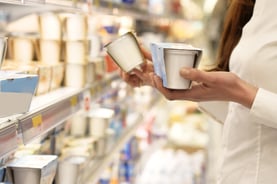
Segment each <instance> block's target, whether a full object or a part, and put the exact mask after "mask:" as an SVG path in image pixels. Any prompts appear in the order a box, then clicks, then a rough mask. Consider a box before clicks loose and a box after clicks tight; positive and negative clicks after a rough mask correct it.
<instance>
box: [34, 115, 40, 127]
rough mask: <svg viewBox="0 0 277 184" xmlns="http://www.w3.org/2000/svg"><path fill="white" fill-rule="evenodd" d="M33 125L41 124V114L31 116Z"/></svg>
mask: <svg viewBox="0 0 277 184" xmlns="http://www.w3.org/2000/svg"><path fill="white" fill-rule="evenodd" d="M32 123H33V127H38V126H40V125H41V124H42V115H41V114H39V115H37V116H34V117H33V118H32Z"/></svg>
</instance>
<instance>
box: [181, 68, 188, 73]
mask: <svg viewBox="0 0 277 184" xmlns="http://www.w3.org/2000/svg"><path fill="white" fill-rule="evenodd" d="M189 73H190V70H189V69H187V68H182V69H181V71H180V74H181V75H189Z"/></svg>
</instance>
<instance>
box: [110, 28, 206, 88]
mask: <svg viewBox="0 0 277 184" xmlns="http://www.w3.org/2000/svg"><path fill="white" fill-rule="evenodd" d="M105 48H106V50H107V53H108V54H109V55H110V56H111V58H112V59H113V60H114V61H115V62H116V64H117V65H118V66H119V67H120V68H121V69H122V70H123V71H125V72H129V73H130V72H131V71H132V70H133V69H134V68H138V69H139V68H140V67H141V65H143V64H144V63H145V62H146V60H145V58H144V56H143V54H142V51H141V49H140V46H139V43H138V41H137V39H136V37H135V35H134V34H133V33H132V32H128V33H126V34H124V35H122V36H121V37H119V38H117V39H116V40H114V41H113V42H111V43H109V44H107V45H106V46H105ZM151 53H152V60H153V64H154V71H155V73H156V74H157V75H158V76H159V77H161V79H162V81H163V86H164V87H166V88H169V89H188V88H190V86H191V81H189V80H186V79H184V78H182V77H181V76H180V74H179V71H180V69H181V68H182V67H191V68H196V67H198V64H199V61H200V59H201V56H202V49H199V48H195V47H193V46H191V45H187V44H182V43H152V44H151Z"/></svg>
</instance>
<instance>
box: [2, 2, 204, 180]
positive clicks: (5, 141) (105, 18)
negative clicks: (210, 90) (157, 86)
mask: <svg viewBox="0 0 277 184" xmlns="http://www.w3.org/2000/svg"><path fill="white" fill-rule="evenodd" d="M140 3H141V4H140ZM146 6H147V5H146V4H145V1H137V2H136V3H135V4H132V3H129V2H128V3H126V2H125V3H124V4H120V3H117V2H111V1H97V0H94V1H68V0H46V1H44V0H38V1H36V0H32V1H29V0H23V1H17V0H1V1H0V10H1V11H2V12H3V13H4V15H5V16H4V22H5V21H6V23H8V22H11V21H14V20H18V19H19V18H20V17H24V16H25V15H30V14H32V15H34V14H35V15H36V14H37V13H38V14H39V15H42V14H43V13H45V12H55V13H57V12H59V13H61V17H62V19H65V17H67V16H68V15H72V14H73V15H74V14H76V13H78V14H85V15H86V16H88V17H90V18H91V17H94V18H95V17H96V20H95V19H93V18H92V19H90V20H91V22H89V25H88V27H89V26H91V27H90V29H89V31H90V33H91V34H89V33H88V40H90V39H91V41H92V42H91V43H89V44H88V48H89V49H91V50H93V51H95V50H97V52H99V54H100V56H99V55H93V54H91V55H90V57H88V62H90V61H91V60H93V61H94V67H95V70H96V71H94V72H95V75H93V76H89V77H88V76H85V78H86V79H84V80H85V81H86V82H87V81H88V80H89V79H91V78H93V79H94V80H92V81H89V82H88V83H86V84H84V85H81V86H78V87H77V88H76V86H75V87H74V86H70V85H66V86H61V87H58V88H55V89H53V90H48V91H47V92H45V93H41V94H38V95H37V96H35V97H34V98H33V100H32V103H31V107H30V110H29V112H27V113H24V114H17V115H14V116H10V117H6V118H3V119H1V120H0V143H1V144H0V145H1V146H0V147H1V149H0V158H1V165H0V166H1V167H5V165H6V163H7V162H9V161H10V160H11V159H13V157H14V153H15V152H16V151H18V150H19V148H21V147H22V145H23V144H25V145H28V144H32V143H33V142H39V143H40V144H42V145H43V146H45V147H47V145H48V144H49V146H48V148H46V150H47V151H48V154H49V153H51V154H60V153H55V151H57V150H56V149H54V148H53V146H54V145H56V146H57V144H58V143H59V142H58V141H59V140H58V139H56V137H57V136H61V135H62V134H63V133H61V132H62V131H63V129H67V128H68V127H67V126H68V123H67V120H69V119H70V118H72V117H73V116H75V115H76V114H77V113H78V112H80V111H82V110H87V108H88V107H87V104H88V101H89V104H90V105H91V102H92V104H93V105H95V102H99V101H101V100H103V98H102V97H103V96H105V95H106V94H110V92H111V91H113V90H114V89H113V87H112V86H113V82H114V81H120V78H119V76H118V74H117V72H116V69H117V68H116V67H114V66H111V65H110V64H111V63H109V62H110V61H107V60H105V55H104V54H103V51H102V52H101V51H99V50H100V49H101V47H102V46H103V45H101V44H99V41H100V42H102V44H104V43H106V42H109V41H110V40H112V39H114V38H116V37H117V36H118V35H119V34H120V29H118V28H119V27H117V26H122V27H123V26H125V27H124V29H123V28H122V27H121V28H122V29H121V31H124V30H130V29H139V27H138V28H136V26H141V25H146V23H149V24H148V25H149V26H151V27H154V29H153V30H155V31H158V32H161V33H162V35H164V34H165V33H166V34H168V33H174V30H171V32H168V29H169V28H170V25H173V24H172V23H174V25H176V26H173V27H176V28H178V27H179V26H180V27H181V28H184V26H185V27H186V26H187V27H189V25H192V26H193V27H194V28H195V30H196V31H195V34H196V35H197V34H199V30H200V29H201V23H200V22H201V21H200V18H195V17H193V18H190V19H187V18H186V17H184V14H182V13H180V10H179V9H178V8H177V9H178V12H177V13H172V12H170V11H171V10H167V11H165V13H154V12H151V11H152V9H149V8H148V6H147V8H145V7H146ZM32 18H35V16H34V17H32ZM119 19H120V21H123V19H124V21H125V22H124V23H122V22H121V24H118V22H117V21H119ZM130 20H131V23H130ZM99 21H102V22H101V24H100V26H101V28H100V29H95V27H94V26H96V27H97V26H99ZM120 21H119V22H120ZM184 21H185V22H184ZM126 22H128V23H126ZM139 23H140V24H139ZM180 23H181V24H180ZM199 25H200V26H199ZM26 27H27V26H26ZM13 29H14V28H13ZM179 32H180V31H178V33H175V34H177V35H178V34H179ZM96 33H97V34H96ZM4 34H6V32H4ZM138 34H139V35H138V36H143V35H144V32H143V31H141V32H138ZM187 35H189V36H188V37H186V36H184V35H182V39H187V40H189V41H190V40H192V34H187ZM152 36H153V35H152ZM194 36H195V35H194ZM166 38H168V37H164V36H162V37H161V39H166ZM176 38H179V37H178V36H174V39H176ZM170 39H173V37H170V38H169V40H170ZM145 40H147V39H145ZM78 41H80V40H78ZM182 41H183V40H182ZM95 43H96V44H97V45H93V44H95ZM90 46H94V48H90ZM70 53H71V54H72V53H73V52H70ZM35 57H37V56H35ZM37 58H39V57H37ZM103 58H104V59H103ZM61 59H65V58H63V57H62V58H61ZM103 61H104V62H105V63H104V62H103ZM78 62H79V61H78ZM71 64H72V63H71ZM75 64H76V63H75ZM79 64H80V63H79ZM103 66H104V67H103ZM105 67H106V68H105ZM108 67H109V70H107V68H108ZM79 68H81V69H83V70H84V69H88V68H89V67H88V66H87V65H84V64H82V66H81V67H79ZM65 70H67V68H66V67H65ZM73 73H75V74H76V73H77V72H76V70H74V71H73ZM65 75H66V74H65ZM68 75H69V77H71V78H72V77H73V78H74V77H75V76H74V74H72V72H70V73H68ZM121 92H122V91H121ZM123 93H124V92H123ZM125 93H127V92H126V91H125ZM155 95H157V94H155ZM155 95H154V97H155ZM157 96H158V98H153V99H154V100H156V101H158V99H159V97H160V96H159V95H157ZM125 97H126V98H130V97H129V96H125ZM133 98H136V97H133ZM136 100H137V99H136ZM139 100H141V99H139ZM151 104H152V103H151ZM93 105H92V106H93ZM151 106H155V105H154V104H152V105H151ZM148 108H149V109H151V107H148ZM148 108H145V109H144V106H141V107H138V109H137V111H140V113H139V115H138V116H136V118H135V119H136V120H134V123H133V124H132V125H131V126H129V127H126V129H124V131H123V132H122V133H121V134H120V136H119V138H118V139H117V140H116V142H115V143H114V144H113V146H112V147H111V149H110V151H109V154H106V155H103V157H102V158H101V159H98V160H97V161H96V160H90V161H89V162H88V164H87V165H86V169H85V170H89V171H90V172H83V174H82V175H80V176H79V177H78V183H82V184H83V183H96V182H97V181H98V179H99V178H100V176H101V174H102V172H103V171H104V170H105V169H106V168H107V166H108V165H109V164H110V163H111V162H112V160H113V158H114V154H117V153H118V152H119V151H120V150H121V149H122V147H123V146H124V145H125V143H126V142H128V140H129V139H130V138H131V137H132V136H134V134H135V132H136V130H137V129H138V128H139V127H140V126H141V125H142V123H143V120H144V118H145V117H146V113H145V112H142V111H141V109H144V110H147V109H148ZM149 109H148V110H149ZM149 111H150V110H149ZM49 137H51V138H50V140H49ZM61 137H62V138H63V136H61ZM38 140H39V141H38ZM49 141H50V143H49ZM55 141H56V142H55ZM49 147H51V148H49ZM49 150H50V151H49ZM40 151H41V149H40ZM40 151H39V152H40ZM44 152H45V151H44ZM20 154H22V153H20ZM20 154H18V155H17V156H19V155H20ZM23 154H24V153H23Z"/></svg>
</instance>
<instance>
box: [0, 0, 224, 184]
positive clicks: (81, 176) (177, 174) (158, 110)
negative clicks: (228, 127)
mask: <svg viewBox="0 0 277 184" xmlns="http://www.w3.org/2000/svg"><path fill="white" fill-rule="evenodd" d="M226 8H227V0H218V1H217V0H0V36H1V37H7V38H8V40H7V50H6V55H5V58H4V59H3V62H2V65H1V72H2V74H3V72H8V71H17V72H19V73H24V74H34V75H37V76H38V80H39V81H38V86H37V88H36V91H35V94H34V97H33V99H32V102H31V104H30V109H29V110H28V112H24V113H19V114H18V113H16V114H12V115H9V116H7V117H1V118H0V182H5V183H14V184H19V183H20V184H27V183H28V184H54V183H55V184H96V183H99V184H215V183H216V182H215V181H216V173H217V158H218V157H219V155H220V139H221V138H220V136H221V124H220V123H219V122H217V120H215V119H213V118H212V117H210V116H209V115H208V114H206V113H205V112H202V111H201V110H199V107H198V104H197V103H194V102H189V101H168V100H166V99H165V98H163V97H162V96H161V95H160V94H159V93H158V92H157V91H155V90H154V89H152V88H150V87H140V88H131V87H130V86H128V85H127V84H126V83H125V82H123V81H122V80H121V79H120V77H119V76H118V68H117V65H116V64H115V63H114V62H113V61H111V60H110V59H109V57H107V53H106V52H105V49H104V45H106V44H107V43H109V42H110V41H112V40H114V39H115V38H117V37H118V36H120V35H122V34H124V33H126V32H128V31H132V32H134V33H135V34H136V36H137V38H138V40H139V41H140V43H141V44H142V45H143V46H144V47H146V48H149V45H150V43H152V42H177V43H187V44H191V45H193V46H195V47H199V48H202V49H203V57H202V60H201V64H200V67H202V68H206V67H210V66H212V65H213V64H214V61H215V57H216V50H217V46H218V41H219V37H220V34H221V29H222V23H223V19H224V14H225V12H226ZM0 49H1V47H0ZM126 52H128V51H126ZM0 77H1V75H0ZM1 80H2V79H1ZM1 93H2V90H1V88H0V95H1ZM20 103H21V102H20V101H16V100H14V101H10V102H9V105H11V106H17V105H18V104H20ZM1 106H2V108H5V107H6V106H7V104H3V103H1V104H0V107H1ZM35 155H36V156H37V155H38V156H41V157H31V160H33V162H34V163H32V164H31V163H30V162H28V159H30V158H26V156H35ZM46 155H53V156H56V158H55V159H54V161H53V160H51V162H50V161H49V162H47V163H46V166H47V167H46V166H45V165H43V164H42V162H43V161H44V162H45V160H46V159H45V158H44V156H46ZM42 160H43V161H42ZM26 162H28V163H26ZM53 162H54V166H52V165H51V164H53ZM22 163H24V164H22ZM50 166H51V167H50ZM45 168H46V169H45ZM42 173H44V174H42ZM19 181H20V182H19Z"/></svg>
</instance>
